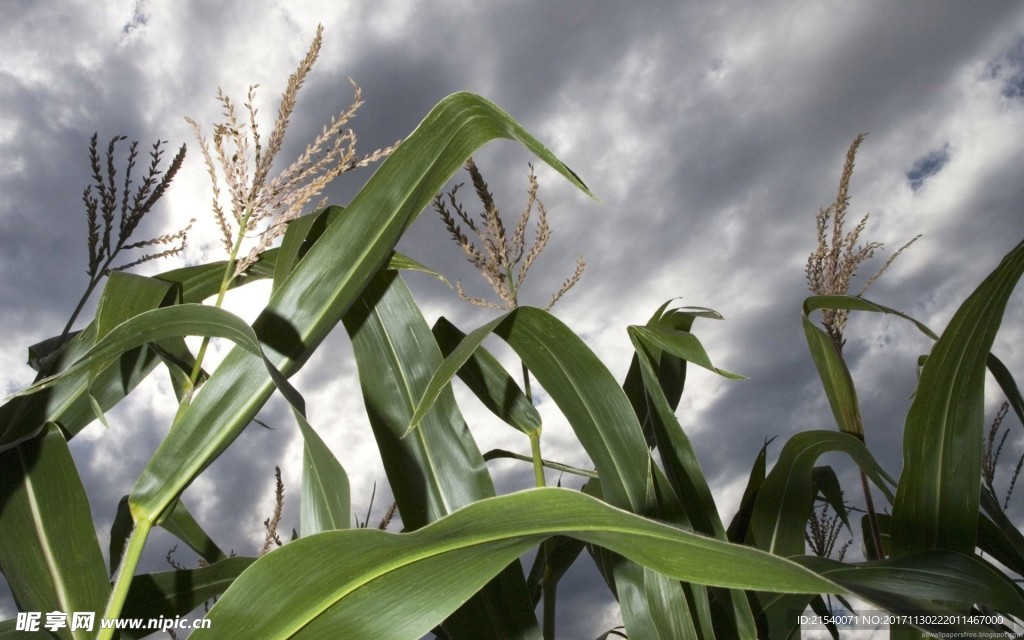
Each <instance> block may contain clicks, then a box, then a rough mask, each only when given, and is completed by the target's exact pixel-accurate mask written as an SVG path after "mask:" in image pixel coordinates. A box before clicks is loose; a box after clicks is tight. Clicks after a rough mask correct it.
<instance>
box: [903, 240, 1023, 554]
mask: <svg viewBox="0 0 1024 640" xmlns="http://www.w3.org/2000/svg"><path fill="white" fill-rule="evenodd" d="M1022 272H1024V242H1021V243H1020V244H1018V245H1017V247H1016V248H1015V249H1014V250H1013V251H1011V252H1010V253H1009V254H1008V255H1007V256H1006V257H1005V258H1003V260H1002V262H1001V263H1000V264H999V266H998V267H996V269H995V270H994V271H993V272H992V273H991V274H990V275H989V276H988V277H987V278H986V279H985V281H984V282H982V283H981V285H979V286H978V288H977V289H976V290H975V291H974V293H972V294H971V295H970V297H968V298H967V300H966V301H965V302H964V303H963V304H962V305H961V306H960V308H959V309H958V310H957V312H956V314H954V316H953V319H952V320H950V322H949V326H948V327H946V330H945V331H944V332H943V333H942V336H941V337H940V338H939V340H938V341H937V342H936V343H935V347H934V348H933V349H932V352H931V354H930V355H929V357H928V359H927V361H926V362H925V364H924V368H923V369H922V371H921V378H920V382H919V383H918V388H917V393H916V394H915V396H914V402H913V404H912V405H911V407H910V412H909V413H908V415H907V422H906V426H905V427H904V432H903V474H902V476H901V478H900V485H899V489H898V491H897V493H896V501H895V503H894V505H893V514H892V515H893V523H892V547H893V555H894V556H896V557H901V556H905V555H908V554H911V553H914V552H918V551H927V550H932V549H944V550H949V551H960V552H961V553H968V554H969V553H972V552H973V551H974V547H975V543H976V538H977V528H978V505H979V499H980V498H979V496H980V493H981V457H982V440H983V431H984V387H985V366H986V361H987V359H988V355H989V351H990V350H991V347H992V342H993V340H994V339H995V335H996V332H997V331H998V329H999V324H1000V322H1001V321H1002V317H1003V310H1004V309H1005V308H1006V303H1007V300H1008V299H1009V297H1010V294H1011V293H1012V292H1013V290H1014V288H1015V287H1016V285H1017V281H1018V280H1019V279H1020V276H1021V273H1022Z"/></svg>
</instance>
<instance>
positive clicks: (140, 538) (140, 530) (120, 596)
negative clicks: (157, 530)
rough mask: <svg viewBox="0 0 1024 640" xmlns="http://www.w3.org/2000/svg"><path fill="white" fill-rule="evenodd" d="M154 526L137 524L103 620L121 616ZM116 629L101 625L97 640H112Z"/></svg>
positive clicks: (129, 539)
mask: <svg viewBox="0 0 1024 640" xmlns="http://www.w3.org/2000/svg"><path fill="white" fill-rule="evenodd" d="M152 526H153V524H152V523H151V522H150V521H149V520H139V521H138V522H136V523H135V528H134V529H132V533H131V535H130V536H129V537H128V547H127V548H126V549H125V551H124V557H123V558H121V570H120V571H119V572H118V574H117V580H116V581H115V582H114V588H113V589H112V590H111V592H110V599H109V600H107V608H106V610H105V611H104V612H103V618H104V619H107V620H113V619H114V618H117V617H119V616H120V615H121V609H122V607H124V600H125V598H126V597H127V596H128V589H129V587H131V585H132V578H134V577H135V569H136V567H138V565H139V558H141V557H142V549H143V547H145V546H146V538H147V537H149V530H150V529H151V528H152ZM114 631H115V630H114V628H113V627H110V628H109V629H108V628H104V627H103V626H102V625H100V632H99V635H97V636H96V640H111V638H113V637H114Z"/></svg>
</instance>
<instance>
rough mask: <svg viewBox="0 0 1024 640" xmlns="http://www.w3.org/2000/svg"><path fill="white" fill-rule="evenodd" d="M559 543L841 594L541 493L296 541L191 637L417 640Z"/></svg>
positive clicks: (567, 494)
mask: <svg viewBox="0 0 1024 640" xmlns="http://www.w3.org/2000/svg"><path fill="white" fill-rule="evenodd" d="M509 513H514V514H516V517H515V518H508V517H506V516H507V514H509ZM556 534H564V535H570V536H572V537H575V538H578V539H580V540H585V541H587V542H590V543H592V544H595V545H600V546H603V547H606V548H608V549H611V550H613V551H614V552H616V553H619V554H622V555H624V556H626V557H628V558H630V559H631V560H633V561H635V562H637V563H640V564H642V565H644V566H649V567H651V568H653V569H655V570H656V571H658V572H660V573H662V574H664V575H666V576H669V577H671V578H673V579H675V580H685V581H688V582H696V583H702V584H715V585H719V586H725V587H732V588H738V589H769V588H770V589H776V590H778V591H781V592H804V593H820V592H839V591H842V589H840V588H839V587H838V586H837V585H836V584H834V583H832V582H830V581H829V580H826V579H824V578H821V577H820V576H818V575H816V574H815V573H813V572H811V571H808V570H807V569H804V568H802V567H800V566H798V565H796V564H794V563H792V562H790V561H788V560H785V559H783V558H778V557H774V556H771V555H769V554H766V553H763V552H760V551H757V550H755V549H751V548H748V547H741V546H738V545H733V544H729V543H726V542H721V541H717V540H712V539H709V538H705V537H702V536H698V535H695V534H692V533H687V532H684V531H680V530H679V529H676V528H673V527H670V526H667V525H664V524H659V523H656V522H653V521H651V520H647V519H644V518H641V517H638V516H635V515H633V514H630V513H628V512H624V511H621V510H619V509H615V508H613V507H611V506H609V505H607V504H605V503H603V502H600V501H598V500H595V499H593V498H590V497H588V496H585V495H583V494H580V493H575V492H571V491H567V490H564V489H534V490H530V491H525V492H521V493H517V494H512V495H507V496H501V497H498V498H492V499H489V500H484V501H481V502H477V503H474V504H472V505H470V506H468V507H466V508H465V509H462V510H460V511H458V512H456V513H454V514H452V515H450V516H448V517H446V518H444V519H442V520H440V521H438V522H436V523H433V524H431V525H428V526H427V527H424V528H423V529H420V530H418V531H416V532H413V533H410V534H389V533H386V532H381V531H373V530H366V529H359V530H348V531H332V532H327V533H323V534H319V535H317V536H312V537H309V538H302V539H300V540H297V541H295V542H292V543H291V544H288V545H286V546H285V547H283V548H282V549H279V550H277V551H275V552H273V553H271V554H269V555H267V556H265V557H263V558H261V559H260V560H259V561H258V562H257V563H256V564H254V565H253V566H252V567H251V568H250V569H249V570H248V571H246V572H245V573H243V574H242V576H240V577H239V579H238V580H237V581H235V583H234V584H233V585H232V586H231V588H230V589H229V590H228V591H227V593H225V594H224V596H223V597H222V598H221V599H220V601H219V602H218V603H217V605H216V606H215V607H214V608H213V610H212V611H211V612H210V614H209V616H208V617H209V618H210V621H211V623H212V629H211V630H210V631H197V632H196V633H194V634H193V636H192V637H193V638H195V639H196V640H202V639H203V638H210V637H217V638H222V639H225V640H232V639H234V638H251V637H254V636H256V635H258V636H259V637H260V638H263V639H265V640H279V639H283V638H317V637H337V635H338V634H339V633H341V634H344V635H345V636H347V637H348V636H350V637H357V638H375V639H400V638H404V639H415V638H419V637H420V636H421V635H422V634H424V633H426V632H427V631H429V630H430V629H431V628H433V627H434V626H435V625H436V624H437V623H438V622H439V621H440V620H442V619H443V618H444V617H445V616H446V615H448V613H449V612H450V611H451V610H453V609H454V608H455V607H457V606H458V605H459V604H460V603H461V602H462V601H463V600H465V599H466V598H467V597H468V596H469V594H471V593H473V592H474V591H475V590H476V589H478V588H479V587H480V586H481V585H482V584H483V583H484V582H486V581H487V580H488V579H489V578H490V577H491V576H493V575H495V574H496V573H497V572H498V571H500V570H501V568H502V567H504V566H505V565H506V564H507V563H508V562H510V561H511V560H513V559H515V558H516V557H517V556H518V555H519V554H520V553H522V552H523V551H524V550H526V549H528V548H529V547H531V546H534V545H536V544H537V543H538V542H540V541H541V540H543V539H545V538H547V537H549V536H551V535H556ZM339 563H344V566H345V570H343V571H341V570H339ZM424 584H430V585H431V588H430V589H424V588H423V585H424ZM382 611H387V612H388V615H381V612H382ZM332 634H333V635H332Z"/></svg>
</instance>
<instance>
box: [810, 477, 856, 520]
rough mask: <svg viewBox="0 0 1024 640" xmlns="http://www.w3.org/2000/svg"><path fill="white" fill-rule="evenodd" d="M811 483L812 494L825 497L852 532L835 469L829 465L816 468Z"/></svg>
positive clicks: (826, 501) (841, 487)
mask: <svg viewBox="0 0 1024 640" xmlns="http://www.w3.org/2000/svg"><path fill="white" fill-rule="evenodd" d="M811 482H812V485H811V492H812V493H813V494H814V495H815V496H816V497H817V496H821V497H823V498H824V499H825V503H826V504H828V506H830V507H831V508H832V510H833V511H835V512H836V515H838V516H839V519H840V520H841V521H842V523H843V524H844V525H846V528H847V529H849V530H850V531H852V530H853V529H852V528H851V527H850V517H849V514H848V513H847V512H846V503H845V502H843V486H842V485H841V484H840V483H839V476H837V475H836V471H835V469H833V468H832V467H830V466H828V465H825V466H821V467H814V469H812V470H811Z"/></svg>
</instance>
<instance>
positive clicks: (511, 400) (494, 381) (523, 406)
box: [431, 317, 541, 435]
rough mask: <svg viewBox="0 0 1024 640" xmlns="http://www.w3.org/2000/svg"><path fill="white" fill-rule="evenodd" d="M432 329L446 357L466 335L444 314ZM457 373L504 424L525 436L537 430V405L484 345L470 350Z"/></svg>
mask: <svg viewBox="0 0 1024 640" xmlns="http://www.w3.org/2000/svg"><path fill="white" fill-rule="evenodd" d="M431 332H432V333H433V334H434V338H435V339H436V340H437V346H438V347H440V348H441V353H442V354H443V355H444V356H445V357H448V355H450V354H451V353H452V351H454V350H455V348H456V347H457V346H458V345H459V344H460V343H461V342H462V340H463V339H464V338H465V337H466V334H464V333H462V331H460V330H459V328H458V327H456V326H455V325H453V324H452V323H451V322H449V321H448V320H447V319H446V318H444V317H441V318H438V319H437V322H435V323H434V326H433V327H432V328H431ZM458 376H459V378H460V379H461V380H462V381H463V382H465V383H466V386H468V387H469V389H470V390H471V391H472V392H473V393H474V394H475V395H476V397H477V398H479V399H480V401H481V402H482V403H483V404H484V406H486V407H487V408H488V409H490V411H491V413H493V414H494V415H496V416H498V417H499V418H501V419H502V420H503V421H504V422H505V423H506V424H508V425H511V426H512V427H515V428H516V429H518V430H519V431H522V432H523V433H525V434H527V435H529V434H531V433H534V432H536V431H538V430H540V428H541V420H540V414H539V413H538V412H537V409H536V407H534V406H533V403H532V402H530V400H529V399H528V398H527V397H526V394H524V393H523V391H522V390H521V389H520V388H519V385H518V384H516V381H515V380H513V379H512V376H510V375H509V374H508V372H507V371H505V368H504V367H503V366H501V363H500V362H498V359H497V358H495V357H494V356H493V355H491V353H490V352H489V351H487V350H486V349H484V348H483V347H480V346H478V347H477V348H476V349H475V350H474V351H473V354H472V355H471V356H470V357H469V359H468V360H467V361H466V362H465V364H463V365H462V368H460V369H459V371H458Z"/></svg>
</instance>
